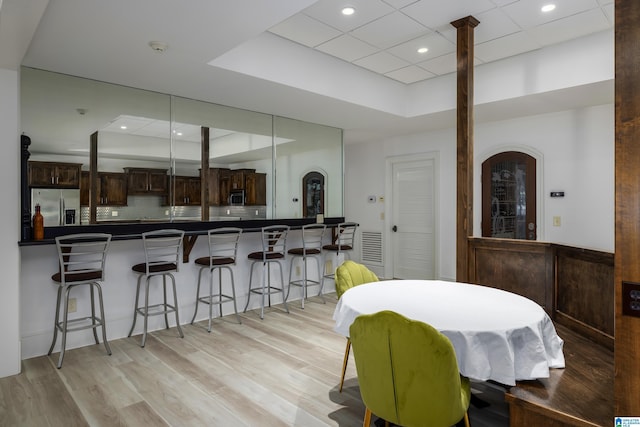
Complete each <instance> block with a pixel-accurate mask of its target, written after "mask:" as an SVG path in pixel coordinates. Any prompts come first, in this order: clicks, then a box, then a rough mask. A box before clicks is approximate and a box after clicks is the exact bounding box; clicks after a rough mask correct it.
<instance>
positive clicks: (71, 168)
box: [55, 164, 80, 188]
mask: <svg viewBox="0 0 640 427" xmlns="http://www.w3.org/2000/svg"><path fill="white" fill-rule="evenodd" d="M55 181H56V185H57V186H58V187H64V188H80V165H67V164H58V165H57V166H56V176H55Z"/></svg>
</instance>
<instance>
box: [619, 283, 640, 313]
mask: <svg viewBox="0 0 640 427" xmlns="http://www.w3.org/2000/svg"><path fill="white" fill-rule="evenodd" d="M622 314H623V315H625V316H633V317H640V283H635V282H622Z"/></svg>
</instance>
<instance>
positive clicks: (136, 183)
mask: <svg viewBox="0 0 640 427" xmlns="http://www.w3.org/2000/svg"><path fill="white" fill-rule="evenodd" d="M127 175H128V180H127V181H128V185H127V186H128V191H129V193H130V194H146V192H147V188H149V174H148V173H147V171H145V170H129V171H128V173H127Z"/></svg>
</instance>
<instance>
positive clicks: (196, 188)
mask: <svg viewBox="0 0 640 427" xmlns="http://www.w3.org/2000/svg"><path fill="white" fill-rule="evenodd" d="M184 193H185V195H186V198H187V205H192V206H193V205H200V202H201V200H202V195H201V192H200V178H197V177H189V178H187V179H186V180H185V190H184Z"/></svg>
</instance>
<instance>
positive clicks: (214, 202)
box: [208, 168, 231, 206]
mask: <svg viewBox="0 0 640 427" xmlns="http://www.w3.org/2000/svg"><path fill="white" fill-rule="evenodd" d="M230 179H231V174H230V171H229V169H225V168H210V169H209V176H208V180H209V204H210V205H211V206H224V205H226V204H227V203H228V200H229V186H230Z"/></svg>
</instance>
